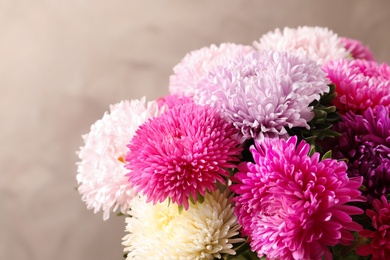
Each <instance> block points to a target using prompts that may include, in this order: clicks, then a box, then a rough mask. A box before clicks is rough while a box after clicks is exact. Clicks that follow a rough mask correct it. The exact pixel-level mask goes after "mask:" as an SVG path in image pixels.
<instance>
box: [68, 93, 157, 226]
mask: <svg viewBox="0 0 390 260" xmlns="http://www.w3.org/2000/svg"><path fill="white" fill-rule="evenodd" d="M110 110H111V111H110V113H106V114H104V116H103V118H102V119H100V120H98V121H96V122H95V123H94V124H93V125H92V126H91V131H90V132H89V133H88V134H86V135H84V136H83V139H84V142H85V145H84V146H83V147H81V148H80V151H79V152H78V156H79V158H80V160H81V161H80V162H78V163H77V165H78V168H77V176H76V177H77V182H78V184H79V187H78V191H79V192H80V194H81V195H82V200H83V201H84V202H85V203H86V204H87V208H88V209H92V208H93V209H94V212H95V213H96V212H98V211H100V210H102V211H103V212H104V213H103V219H104V220H107V219H108V218H109V214H110V212H111V211H117V209H118V208H119V209H120V211H121V212H122V213H123V214H125V213H126V212H127V210H128V205H129V203H130V201H131V200H132V198H133V197H134V195H135V191H134V190H133V189H132V187H131V185H130V183H129V182H128V181H127V179H128V178H127V177H125V174H126V173H127V170H126V168H125V156H126V153H127V147H126V145H127V143H128V142H129V141H130V139H131V137H132V136H133V135H134V134H135V131H136V130H137V128H138V126H139V125H141V124H142V123H143V122H145V121H146V120H147V119H148V118H150V117H154V116H157V115H158V114H159V113H160V112H161V110H159V109H158V106H157V103H156V102H149V103H147V104H146V103H145V98H143V99H141V100H131V101H122V102H120V103H118V104H115V105H112V106H110Z"/></svg>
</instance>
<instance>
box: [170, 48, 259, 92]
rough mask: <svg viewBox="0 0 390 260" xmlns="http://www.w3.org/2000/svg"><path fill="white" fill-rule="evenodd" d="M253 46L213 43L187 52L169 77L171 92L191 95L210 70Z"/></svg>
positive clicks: (245, 52) (242, 53)
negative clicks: (218, 44)
mask: <svg viewBox="0 0 390 260" xmlns="http://www.w3.org/2000/svg"><path fill="white" fill-rule="evenodd" d="M252 50H253V48H252V47H251V46H245V45H239V44H234V43H222V44H221V45H220V46H216V45H214V44H213V45H211V46H210V47H204V48H202V49H199V50H195V51H192V52H190V53H189V54H187V55H186V56H185V57H184V58H183V59H182V60H181V61H180V63H179V64H177V65H176V66H175V67H174V68H173V71H174V74H173V75H171V76H170V78H169V82H170V84H169V90H170V93H171V94H177V95H181V96H188V97H191V96H193V94H194V88H195V86H196V85H197V83H198V82H199V81H201V80H202V79H204V78H205V77H207V75H208V72H209V71H210V70H211V69H213V68H216V67H218V66H221V65H224V64H226V63H228V62H229V61H230V60H231V59H234V58H236V57H238V56H241V55H245V54H247V53H249V52H251V51H252Z"/></svg>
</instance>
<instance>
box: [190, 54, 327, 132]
mask: <svg viewBox="0 0 390 260" xmlns="http://www.w3.org/2000/svg"><path fill="white" fill-rule="evenodd" d="M328 83H329V80H328V79H327V78H326V74H325V73H324V72H323V71H322V69H321V68H320V67H319V66H318V65H317V64H316V63H315V62H314V61H312V60H310V59H308V58H307V57H306V56H305V55H303V54H302V53H301V54H298V53H297V54H291V53H287V52H276V51H263V52H256V51H253V52H251V53H249V54H247V55H246V56H242V57H239V58H237V59H233V60H232V61H231V62H230V63H229V64H225V65H224V66H220V67H218V68H215V69H213V70H211V72H210V73H209V76H208V77H207V78H206V79H204V80H203V81H201V82H200V83H199V84H198V85H197V87H196V92H195V95H194V97H193V100H194V102H195V103H198V104H201V105H210V106H212V107H215V108H217V109H219V110H220V111H221V113H222V115H223V116H224V117H225V118H226V119H227V120H229V121H230V122H232V123H233V124H234V126H235V127H236V128H237V129H239V130H240V132H241V137H242V138H243V139H250V138H255V139H259V140H261V139H262V138H264V136H268V137H274V136H286V135H287V131H286V129H285V127H290V128H291V127H306V128H309V126H308V124H307V122H308V121H310V120H311V119H312V118H313V116H314V114H313V113H312V107H311V106H309V105H310V103H311V102H313V101H314V100H319V99H320V95H321V94H323V93H324V92H327V91H329V87H328Z"/></svg>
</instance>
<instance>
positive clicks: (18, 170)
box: [0, 0, 390, 260]
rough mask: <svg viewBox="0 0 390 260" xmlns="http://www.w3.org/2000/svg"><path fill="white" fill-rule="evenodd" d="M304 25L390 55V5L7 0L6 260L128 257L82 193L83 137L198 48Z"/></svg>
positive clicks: (119, 225) (1, 254) (381, 56)
mask: <svg viewBox="0 0 390 260" xmlns="http://www.w3.org/2000/svg"><path fill="white" fill-rule="evenodd" d="M299 25H309V26H324V27H329V28H330V29H332V30H333V31H334V32H336V33H337V34H338V35H340V36H345V37H350V38H355V39H358V40H361V41H363V42H364V43H365V44H367V45H368V46H369V47H370V48H371V50H372V51H373V52H374V54H375V56H376V58H377V60H378V61H380V62H385V61H386V62H389V61H390V52H389V46H390V34H389V29H390V1H385V0H383V1H380V0H378V1H360V0H344V1H337V0H332V1H329V0H328V1H310V0H307V1H304V0H297V1H281V0H279V1H266V0H261V1H260V0H258V1H255V0H252V1H251V0H235V1H224V0H214V1H206V0H202V1H199V0H198V1H179V0H176V1H174V0H172V1H131V0H112V1H104V0H67V1H65V0H64V1H60V0H35V1H27V0H0V122H1V127H0V205H1V206H0V259H11V260H19V259H20V260H21V259H30V260H36V259H39V260H49V259H57V260H69V259H72V260H79V259H80V260H81V259H83V260H85V259H87V260H89V259H94V260H97V259H122V250H123V248H122V245H121V239H122V237H123V236H124V227H125V224H124V219H123V218H122V217H111V218H110V219H109V220H108V221H103V220H102V213H98V214H94V213H93V212H92V211H88V210H87V209H86V207H85V204H84V203H83V202H81V199H80V196H79V194H78V193H77V192H76V191H75V187H76V185H77V184H76V178H75V176H76V165H75V163H76V161H77V156H76V154H75V151H76V150H78V148H79V146H81V145H83V143H82V139H81V135H82V134H85V133H87V132H88V131H89V128H90V125H91V124H92V123H94V122H95V121H96V120H97V119H100V118H101V117H102V115H103V113H104V112H105V111H106V110H107V109H108V107H109V105H110V104H112V103H116V102H119V101H121V100H124V99H136V98H140V97H142V96H146V97H147V99H148V100H153V99H156V98H158V97H161V96H163V95H165V94H167V93H168V80H169V75H171V73H172V67H173V66H174V65H175V64H177V63H178V62H179V61H180V60H181V59H182V58H183V57H184V55H185V54H186V53H188V52H189V51H191V50H195V49H199V48H201V47H204V46H209V45H211V44H212V43H215V44H218V45H219V44H220V43H222V42H234V43H240V44H251V43H252V42H253V41H254V40H257V39H259V38H260V36H261V35H262V34H264V33H266V32H268V31H270V30H274V29H275V28H277V27H280V28H283V27H285V26H288V27H297V26H299Z"/></svg>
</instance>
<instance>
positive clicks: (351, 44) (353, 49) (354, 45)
mask: <svg viewBox="0 0 390 260" xmlns="http://www.w3.org/2000/svg"><path fill="white" fill-rule="evenodd" d="M341 42H342V43H344V47H345V48H346V49H347V50H348V51H349V52H350V53H351V56H352V58H354V59H362V60H369V61H375V58H374V54H373V53H372V51H371V50H370V48H368V47H367V46H365V45H363V43H362V42H361V41H358V40H355V39H350V38H346V37H342V38H341Z"/></svg>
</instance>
